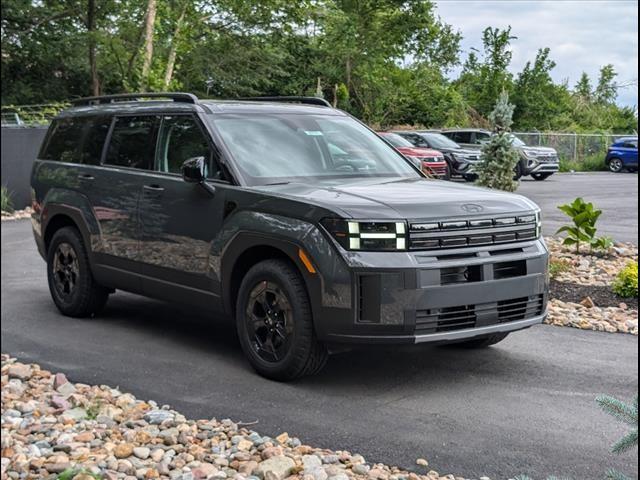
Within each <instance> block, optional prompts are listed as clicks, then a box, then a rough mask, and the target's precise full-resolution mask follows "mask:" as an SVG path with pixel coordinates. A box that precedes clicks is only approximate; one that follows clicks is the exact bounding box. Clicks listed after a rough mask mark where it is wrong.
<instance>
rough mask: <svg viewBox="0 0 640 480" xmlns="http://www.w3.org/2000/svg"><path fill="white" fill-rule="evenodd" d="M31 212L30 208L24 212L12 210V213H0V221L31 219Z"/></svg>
mask: <svg viewBox="0 0 640 480" xmlns="http://www.w3.org/2000/svg"><path fill="white" fill-rule="evenodd" d="M32 212H33V210H32V209H31V207H27V208H25V209H24V210H14V211H13V212H2V221H3V222H4V221H6V220H21V219H23V218H31V213H32Z"/></svg>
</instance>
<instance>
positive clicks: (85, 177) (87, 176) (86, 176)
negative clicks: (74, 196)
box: [78, 173, 95, 182]
mask: <svg viewBox="0 0 640 480" xmlns="http://www.w3.org/2000/svg"><path fill="white" fill-rule="evenodd" d="M78 178H79V179H80V180H84V181H87V182H90V181H92V180H94V179H95V177H94V176H93V175H90V174H88V173H81V174H80V175H78Z"/></svg>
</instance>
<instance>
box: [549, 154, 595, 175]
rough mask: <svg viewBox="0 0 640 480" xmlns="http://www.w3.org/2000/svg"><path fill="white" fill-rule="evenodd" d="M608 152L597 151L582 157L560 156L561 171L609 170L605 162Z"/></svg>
mask: <svg viewBox="0 0 640 480" xmlns="http://www.w3.org/2000/svg"><path fill="white" fill-rule="evenodd" d="M605 155H606V153H604V154H602V153H596V154H592V155H587V156H585V157H584V158H582V159H578V160H569V159H566V158H560V171H561V172H571V171H574V172H602V171H606V170H607V166H606V165H605V163H604V157H605Z"/></svg>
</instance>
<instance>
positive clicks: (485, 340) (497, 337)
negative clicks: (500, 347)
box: [455, 332, 509, 348]
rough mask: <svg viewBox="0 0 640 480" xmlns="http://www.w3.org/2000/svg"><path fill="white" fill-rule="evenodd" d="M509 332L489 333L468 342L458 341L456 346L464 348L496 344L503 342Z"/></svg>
mask: <svg viewBox="0 0 640 480" xmlns="http://www.w3.org/2000/svg"><path fill="white" fill-rule="evenodd" d="M508 335H509V333H508V332H507V333H494V334H492V335H487V336H485V337H479V338H474V339H472V340H467V341H466V342H460V343H456V344H455V346H456V347H462V348H487V347H490V346H491V345H495V344H496V343H498V342H501V341H502V340H504V339H505V338H507V336H508Z"/></svg>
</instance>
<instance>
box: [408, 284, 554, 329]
mask: <svg viewBox="0 0 640 480" xmlns="http://www.w3.org/2000/svg"><path fill="white" fill-rule="evenodd" d="M543 308H544V297H543V295H542V294H539V295H533V296H531V297H521V298H513V299H510V300H501V301H499V302H493V303H484V304H480V305H460V306H456V307H447V308H432V309H427V310H418V311H417V312H416V326H415V333H416V334H426V333H438V332H451V331H455V330H464V329H469V328H475V327H479V326H489V325H496V324H498V323H508V322H515V321H517V320H526V319H528V318H533V317H537V316H538V315H542V311H543ZM479 317H482V323H481V325H478V323H479Z"/></svg>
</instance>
